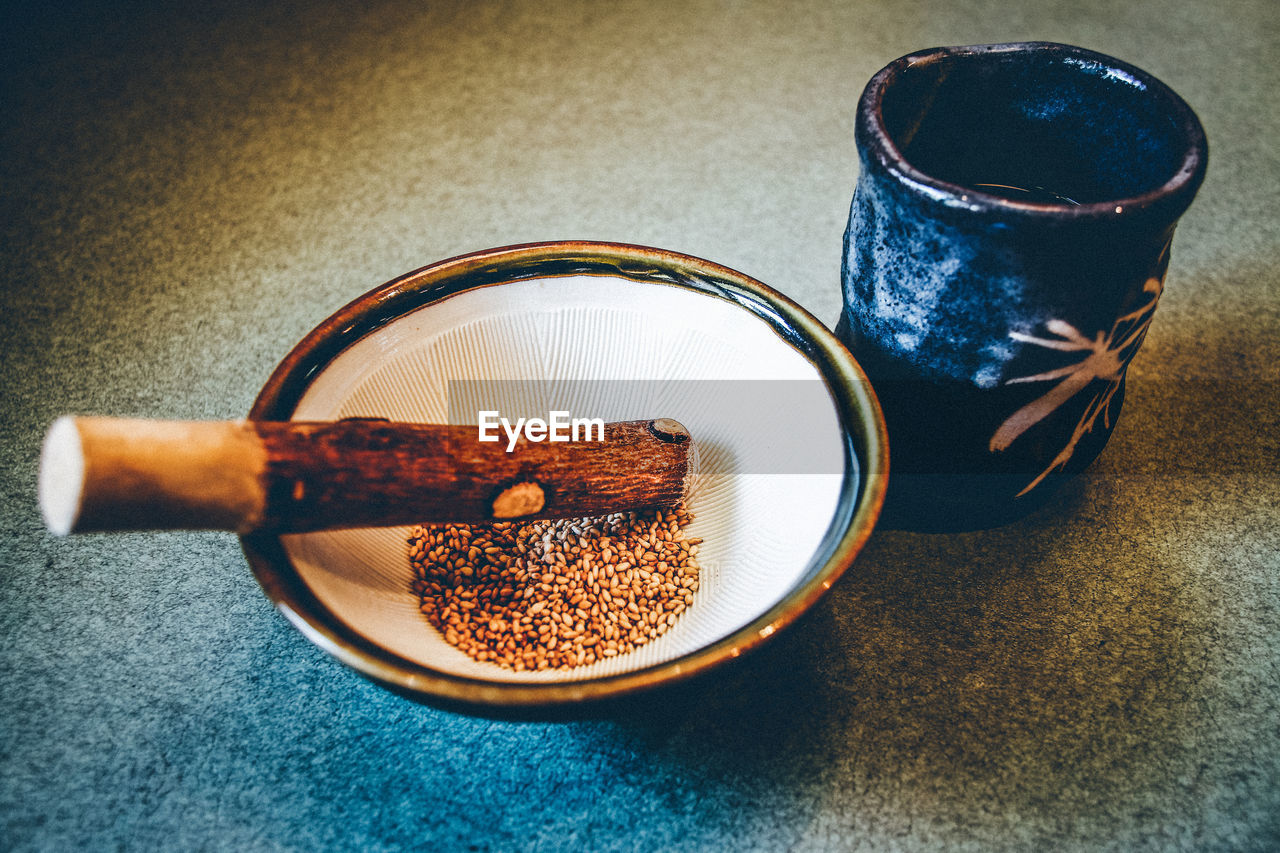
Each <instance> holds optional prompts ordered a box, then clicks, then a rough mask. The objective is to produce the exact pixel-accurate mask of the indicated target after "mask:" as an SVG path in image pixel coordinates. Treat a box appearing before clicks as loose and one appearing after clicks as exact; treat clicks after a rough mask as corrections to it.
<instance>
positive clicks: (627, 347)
mask: <svg viewBox="0 0 1280 853" xmlns="http://www.w3.org/2000/svg"><path fill="white" fill-rule="evenodd" d="M457 380H522V381H521V382H502V383H495V385H494V386H493V387H496V388H497V390H496V391H492V393H497V394H499V396H501V395H503V394H509V395H510V396H511V399H506V400H501V401H500V404H501V409H500V411H502V412H503V414H504V416H508V413H511V414H510V415H509V416H510V417H512V418H513V419H514V417H516V416H530V415H531V414H536V413H539V412H540V413H541V414H542V416H545V414H546V412H547V411H548V410H549V408H551V407H554V408H563V409H569V410H570V411H572V412H573V413H574V415H575V416H577V415H579V413H583V414H586V415H587V416H590V417H602V418H604V419H605V420H606V421H617V420H638V419H642V418H653V417H672V418H676V419H677V420H679V421H681V422H682V423H683V424H684V425H685V426H686V427H687V428H688V429H689V431H690V433H691V434H692V435H693V437H694V442H695V447H696V449H697V459H696V473H695V476H694V482H693V486H692V489H691V492H690V496H689V499H688V501H687V505H688V507H689V509H690V511H691V512H692V513H693V514H694V516H695V518H694V521H693V522H692V524H691V525H690V526H689V535H690V536H700V537H702V538H703V540H704V541H703V544H702V546H701V548H700V554H699V562H700V564H701V579H700V580H701V585H700V588H699V589H698V591H697V593H696V595H695V599H694V603H693V605H692V606H691V607H690V608H689V609H688V610H686V611H685V613H684V614H683V615H682V616H681V618H680V619H679V620H678V621H677V622H676V624H675V625H674V626H673V627H672V628H670V629H669V630H668V631H666V633H664V634H663V635H662V636H660V637H659V638H658V639H656V640H654V641H651V642H650V643H648V644H646V645H644V646H642V647H640V648H639V649H637V650H636V651H635V652H632V653H630V654H626V655H622V656H619V657H615V658H607V659H605V660H603V661H601V662H599V663H595V664H592V665H589V666H581V667H576V668H574V669H571V670H542V671H534V672H513V671H509V670H506V669H503V668H501V667H499V666H497V665H495V664H491V663H480V662H477V661H474V660H472V659H471V658H470V657H468V656H467V655H465V654H464V653H462V652H460V651H459V650H457V649H456V648H454V647H453V646H451V645H449V644H448V643H447V642H445V640H444V638H443V637H442V636H441V635H440V633H439V632H438V631H437V630H436V629H435V628H434V627H432V626H431V625H430V624H429V623H428V622H427V620H426V618H425V617H424V616H423V615H422V614H421V613H420V612H419V610H418V600H417V597H416V596H415V594H414V592H413V591H412V589H411V587H410V584H411V582H412V579H413V573H412V570H411V568H410V564H409V559H408V549H407V544H406V540H407V537H408V532H409V528H407V527H389V528H367V529H356V530H344V531H326V532H320V533H308V534H295V535H290V536H286V537H283V542H284V546H285V550H286V552H287V553H288V555H289V558H290V560H291V561H292V562H293V565H294V566H295V568H296V569H297V571H298V573H299V575H300V576H301V577H302V579H303V580H304V581H305V582H306V584H307V585H308V586H309V587H310V589H311V590H312V592H313V593H314V594H315V595H316V596H317V598H318V599H319V600H320V601H321V602H322V603H323V604H324V605H325V606H326V607H328V608H329V609H330V610H331V611H332V612H333V613H334V614H335V615H336V616H337V617H338V618H340V619H341V620H343V621H344V622H345V623H346V624H347V625H348V626H349V627H350V628H352V629H353V630H355V631H356V632H357V633H359V634H361V635H363V636H364V637H366V638H367V639H369V640H371V641H373V642H374V643H376V644H378V645H380V646H383V647H385V648H387V649H389V650H390V651H392V652H394V653H396V654H398V655H400V656H402V657H404V658H407V659H409V660H412V661H415V662H417V663H419V664H422V665H424V666H427V667H430V668H432V669H434V670H438V671H441V672H446V673H450V674H453V675H457V676H462V677H469V678H476V679H483V680H489V681H506V682H511V681H516V682H540V681H574V680H580V679H588V678H594V677H599V676H603V675H613V674H618V673H622V672H628V671H632V670H635V669H640V668H643V667H646V666H650V665H653V664H657V663H662V662H665V661H669V660H672V659H674V658H677V657H680V656H682V655H685V654H688V653H689V652H692V651H694V650H696V649H699V648H701V647H704V646H706V645H708V644H710V643H713V642H715V641H717V640H719V639H721V638H723V637H725V636H727V635H729V634H731V633H733V632H735V631H737V630H739V629H741V628H742V627H744V626H746V625H747V624H749V623H750V622H751V621H752V620H754V619H755V618H757V617H758V616H760V615H761V614H762V613H764V612H765V611H766V610H768V609H769V608H770V607H771V606H773V605H774V604H776V603H777V602H778V601H780V600H781V599H783V598H784V597H785V596H786V595H787V593H788V592H789V591H790V590H792V589H794V588H795V587H796V585H797V584H798V583H800V582H801V581H802V580H803V579H804V578H805V577H806V576H807V575H808V574H809V573H810V572H811V571H813V570H814V567H812V566H810V562H811V559H812V557H813V555H814V553H815V551H816V549H817V548H818V546H819V544H820V543H821V542H822V540H823V538H824V535H825V534H826V531H827V528H828V526H829V525H830V523H831V520H832V518H833V515H834V513H835V511H836V507H837V503H838V500H839V496H840V487H841V481H842V478H843V471H844V443H843V440H842V435H841V427H840V422H839V417H838V415H837V412H836V408H835V403H834V402H833V400H832V398H831V396H830V393H829V391H828V390H827V388H826V385H825V384H824V383H823V382H822V381H821V376H820V374H819V373H818V371H817V369H816V368H815V366H814V365H813V364H812V363H811V362H809V360H808V359H807V358H805V357H804V356H803V355H802V354H801V353H799V352H798V351H797V350H796V349H795V348H794V347H792V346H791V345H790V344H789V343H787V342H786V341H785V340H784V339H783V338H782V337H780V336H779V335H778V334H777V333H776V332H775V331H774V330H773V329H772V328H771V327H770V326H769V325H768V324H767V323H765V322H764V321H763V320H761V319H760V318H758V317H756V316H755V315H754V314H752V313H750V312H749V311H747V310H744V309H743V308H741V307H739V306H738V305H736V304H733V303H731V302H729V301H727V300H725V299H720V298H717V297H715V296H711V295H708V294H704V293H700V292H696V291H692V290H688V289H685V288H680V287H674V286H666V285H661V284H654V283H645V282H637V281H633V280H630V279H625V278H621V277H611V276H595V275H581V276H572V277H552V278H542V279H533V280H526V281H518V282H511V283H505V284H500V285H492V286H487V287H482V288H478V289H475V290H471V291H467V292H464V293H460V294H456V295H453V296H450V297H448V298H446V299H443V300H441V301H439V302H436V303H433V304H430V305H426V306H424V307H422V308H419V309H417V310H415V311H412V312H410V313H408V314H405V315H403V316H401V317H400V318H398V319H396V320H394V321H392V322H391V323H389V324H388V325H386V326H383V327H381V328H379V329H378V330H377V331H376V332H374V333H371V334H369V335H366V336H365V337H363V338H361V339H360V340H358V341H357V342H356V343H354V344H353V345H351V346H350V347H348V348H347V349H345V350H344V351H343V352H342V353H340V354H339V355H338V356H337V358H336V359H334V360H333V361H332V362H330V363H329V364H328V365H327V366H326V367H325V369H324V370H323V371H321V372H320V373H319V374H318V375H317V376H316V377H315V378H314V380H313V382H312V383H311V385H310V386H309V387H308V389H307V391H306V393H305V394H304V396H303V398H302V400H301V401H300V403H299V405H298V407H297V409H296V411H295V412H294V414H293V417H294V418H295V419H298V420H332V419H337V418H344V417H357V416H365V417H374V416H376V417H386V418H390V419H393V420H404V421H417V422H423V423H446V422H450V418H449V413H450V404H451V403H452V407H453V409H454V411H455V413H456V412H458V411H459V410H461V411H468V410H469V407H468V403H467V401H465V400H459V399H452V400H451V399H450V393H451V385H450V383H451V382H452V383H454V384H453V386H452V389H453V393H454V394H455V397H456V396H457V395H458V394H463V393H466V390H467V389H469V388H471V387H472V386H471V385H469V384H468V385H465V386H460V385H459V384H458V382H457ZM693 380H696V381H693ZM483 387H484V388H486V389H490V386H488V385H486V386H483ZM530 389H533V391H531V390H530ZM517 397H520V398H521V399H516V398H517ZM486 405H488V402H486ZM475 415H476V411H475V410H471V417H470V419H469V420H465V421H463V422H468V423H476V417H475ZM454 422H458V421H457V418H456V414H455V418H454Z"/></svg>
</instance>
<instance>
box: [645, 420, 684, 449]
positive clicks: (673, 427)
mask: <svg viewBox="0 0 1280 853" xmlns="http://www.w3.org/2000/svg"><path fill="white" fill-rule="evenodd" d="M649 432H651V433H653V434H654V435H655V436H657V437H658V438H660V439H662V440H663V441H665V442H668V443H670V444H684V443H685V442H686V441H688V440H689V431H688V430H687V429H685V428H684V424H682V423H680V422H679V421H677V420H673V419H671V418H658V419H657V420H654V421H650V422H649Z"/></svg>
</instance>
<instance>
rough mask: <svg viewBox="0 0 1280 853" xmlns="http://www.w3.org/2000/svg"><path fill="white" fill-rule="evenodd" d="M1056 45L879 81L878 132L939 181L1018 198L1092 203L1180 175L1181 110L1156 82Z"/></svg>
mask: <svg viewBox="0 0 1280 853" xmlns="http://www.w3.org/2000/svg"><path fill="white" fill-rule="evenodd" d="M1104 60H1105V57H1101V56H1100V55H1098V54H1092V53H1090V52H1087V51H1082V50H1078V49H1071V48H1068V47H1066V46H1062V45H1030V46H1023V47H1022V48H1020V49H987V48H977V49H943V50H939V51H937V52H934V53H932V54H928V55H926V56H925V57H924V58H923V59H921V60H920V61H915V62H911V63H904V64H903V65H902V66H901V67H900V68H899V69H897V74H896V75H895V76H894V77H893V78H892V85H885V86H884V88H883V90H882V92H881V95H882V101H881V109H882V115H883V119H884V127H885V131H886V133H887V134H888V136H889V138H890V140H891V141H892V142H893V144H894V145H895V146H896V147H897V149H898V151H899V152H901V154H902V156H903V158H904V159H905V160H906V161H907V162H908V163H910V164H911V165H912V166H913V167H915V168H916V169H918V170H919V171H920V172H923V173H924V174H925V175H928V176H930V177H932V178H934V179H936V180H939V181H944V182H947V183H950V184H955V185H959V186H961V187H965V188H970V189H973V190H976V191H979V192H985V193H987V194H991V195H997V196H1001V197H1006V198H1011V199H1015V200H1020V201H1029V202H1039V203H1060V204H1080V205H1085V204H1094V203H1099V202H1105V201H1109V200H1116V199H1126V198H1131V197H1134V196H1141V195H1144V194H1146V193H1148V192H1152V191H1154V190H1156V189H1158V188H1160V187H1161V186H1162V185H1164V184H1166V183H1167V182H1169V181H1170V180H1171V179H1172V178H1173V177H1174V176H1175V175H1177V174H1178V172H1179V170H1180V169H1181V168H1182V166H1183V163H1184V158H1185V157H1186V153H1187V149H1188V145H1189V142H1190V141H1189V140H1188V137H1187V130H1186V122H1185V119H1184V112H1183V107H1184V105H1182V104H1181V102H1180V101H1178V99H1177V97H1176V96H1175V95H1173V94H1172V93H1171V92H1169V91H1168V90H1167V89H1166V88H1165V87H1164V86H1163V85H1160V84H1158V83H1157V82H1156V81H1154V80H1151V79H1150V78H1147V77H1146V76H1145V75H1142V74H1141V73H1140V72H1138V71H1137V69H1130V68H1128V67H1127V66H1122V65H1121V64H1119V63H1110V62H1106V61H1104Z"/></svg>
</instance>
